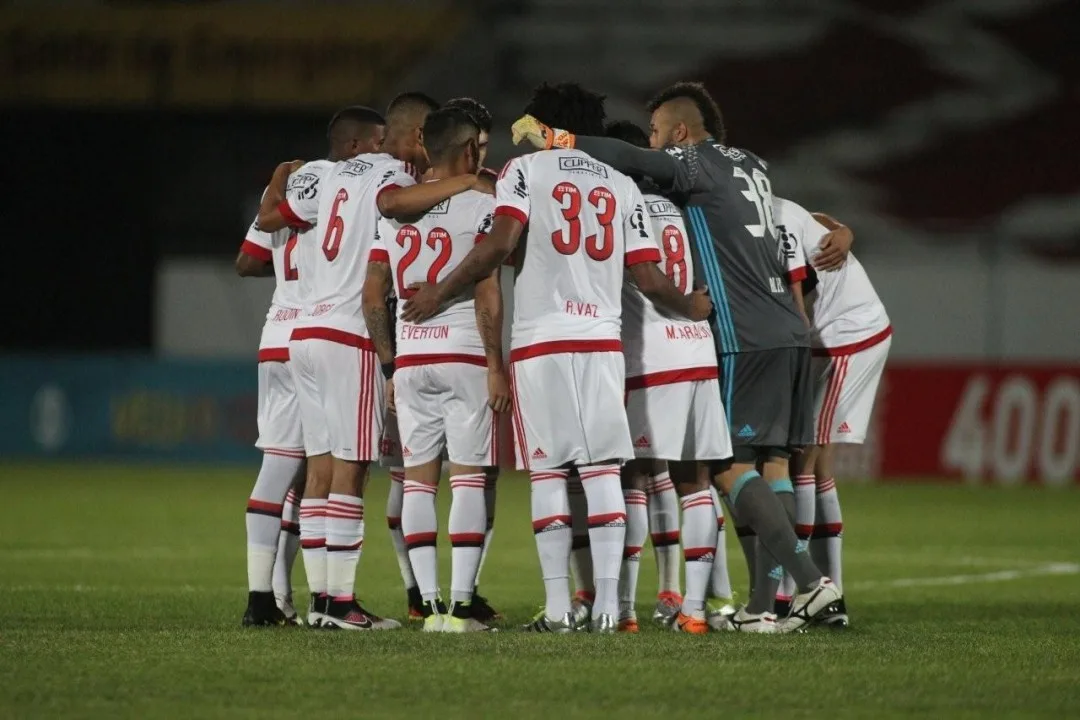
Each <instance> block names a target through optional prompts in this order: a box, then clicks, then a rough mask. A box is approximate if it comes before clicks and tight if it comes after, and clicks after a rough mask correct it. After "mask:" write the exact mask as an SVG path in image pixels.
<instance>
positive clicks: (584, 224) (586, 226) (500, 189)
mask: <svg viewBox="0 0 1080 720" xmlns="http://www.w3.org/2000/svg"><path fill="white" fill-rule="evenodd" d="M495 214H496V215H507V216H510V217H513V218H516V219H517V220H519V221H520V222H522V223H527V224H528V238H527V239H525V241H524V243H525V245H524V248H519V255H520V256H521V258H520V263H519V265H518V268H519V269H518V273H517V278H516V280H515V282H514V325H513V333H512V340H511V348H512V349H511V353H510V357H511V360H520V359H524V358H527V357H534V356H536V355H543V354H548V353H558V352H618V351H620V350H621V349H622V343H621V339H620V336H621V324H622V285H623V268H624V267H628V266H630V265H633V264H634V263H639V262H659V261H660V250H659V248H658V247H657V245H656V241H655V239H654V238H653V235H652V229H651V228H650V226H649V223H648V221H647V220H646V219H645V201H644V200H643V199H642V197H641V192H640V191H639V190H638V189H637V186H636V185H635V184H634V182H633V181H632V180H630V178H628V177H626V176H625V175H623V174H622V173H620V172H618V171H617V170H615V169H614V168H612V167H611V166H609V165H606V164H604V163H602V162H599V161H597V160H594V159H593V158H591V157H589V156H588V155H586V154H585V153H582V152H580V151H578V150H545V151H542V152H535V153H532V154H529V155H524V156H522V157H518V158H514V159H513V160H511V161H510V162H509V163H508V164H507V165H506V167H505V168H503V171H502V173H501V174H500V176H499V181H498V183H497V185H496V208H495ZM521 250H524V253H521V252H520V251H521Z"/></svg>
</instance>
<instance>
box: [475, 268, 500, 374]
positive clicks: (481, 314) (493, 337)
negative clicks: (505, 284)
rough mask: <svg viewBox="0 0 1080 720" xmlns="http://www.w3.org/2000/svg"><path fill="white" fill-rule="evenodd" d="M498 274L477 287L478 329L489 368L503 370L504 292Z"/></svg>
mask: <svg viewBox="0 0 1080 720" xmlns="http://www.w3.org/2000/svg"><path fill="white" fill-rule="evenodd" d="M498 273H499V271H498V270H496V271H495V272H494V273H492V277H490V278H488V279H487V280H483V281H481V282H480V283H478V284H477V286H476V327H477V329H478V330H479V331H480V339H481V340H482V341H483V343H484V355H485V356H486V357H487V363H488V368H489V369H492V370H501V369H502V366H503V356H502V323H503V320H502V294H501V293H502V291H501V290H500V288H499V282H498V279H497V278H498Z"/></svg>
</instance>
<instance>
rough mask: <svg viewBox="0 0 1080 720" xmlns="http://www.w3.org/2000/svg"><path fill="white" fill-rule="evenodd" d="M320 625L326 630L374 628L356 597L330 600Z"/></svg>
mask: <svg viewBox="0 0 1080 720" xmlns="http://www.w3.org/2000/svg"><path fill="white" fill-rule="evenodd" d="M322 626H323V627H324V628H325V629H327V630H374V629H375V624H374V623H373V622H372V620H371V617H370V616H369V615H368V614H367V613H366V612H364V609H363V608H362V607H360V604H359V603H358V602H356V599H355V598H353V599H352V600H331V601H330V602H329V604H328V605H327V608H326V614H325V615H323V620H322Z"/></svg>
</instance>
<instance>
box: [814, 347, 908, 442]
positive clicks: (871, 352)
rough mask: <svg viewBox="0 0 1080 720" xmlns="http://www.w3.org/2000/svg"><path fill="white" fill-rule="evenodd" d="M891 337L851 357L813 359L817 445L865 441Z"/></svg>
mask: <svg viewBox="0 0 1080 720" xmlns="http://www.w3.org/2000/svg"><path fill="white" fill-rule="evenodd" d="M891 344H892V338H886V339H885V340H884V341H882V342H880V343H878V344H877V345H873V346H871V347H868V348H866V349H865V350H860V351H858V352H856V353H852V354H850V355H837V356H835V357H829V356H825V357H814V359H813V362H812V368H813V369H812V373H813V377H814V418H815V424H814V437H815V442H816V443H817V444H818V445H827V444H829V443H856V444H861V443H862V442H863V441H865V440H866V431H867V429H868V427H869V425H870V416H871V415H872V414H873V411H874V399H875V398H876V397H877V389H878V384H879V383H880V382H881V375H882V373H883V372H884V371H885V360H886V358H888V356H889V346H890V345H891Z"/></svg>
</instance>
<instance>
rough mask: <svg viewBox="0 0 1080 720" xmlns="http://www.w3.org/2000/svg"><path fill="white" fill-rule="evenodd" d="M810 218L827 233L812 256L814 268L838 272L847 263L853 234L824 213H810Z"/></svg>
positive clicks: (853, 237)
mask: <svg viewBox="0 0 1080 720" xmlns="http://www.w3.org/2000/svg"><path fill="white" fill-rule="evenodd" d="M811 216H812V217H813V219H814V220H816V221H817V222H819V223H821V224H822V225H824V226H825V228H826V229H827V230H828V231H829V234H828V235H826V236H825V237H824V238H823V239H822V241H821V246H820V249H819V251H818V252H817V254H816V255H814V258H813V263H814V268H815V269H816V270H823V271H825V272H828V271H830V270H839V269H840V268H841V267H842V266H843V264H844V262H846V261H847V256H848V253H850V252H851V246H852V244H853V243H854V242H855V234H854V233H853V232H852V231H851V228H849V227H848V226H847V225H844V224H843V223H842V222H840V221H839V220H837V219H835V218H833V217H831V216H829V215H826V214H825V213H820V212H817V213H811Z"/></svg>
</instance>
